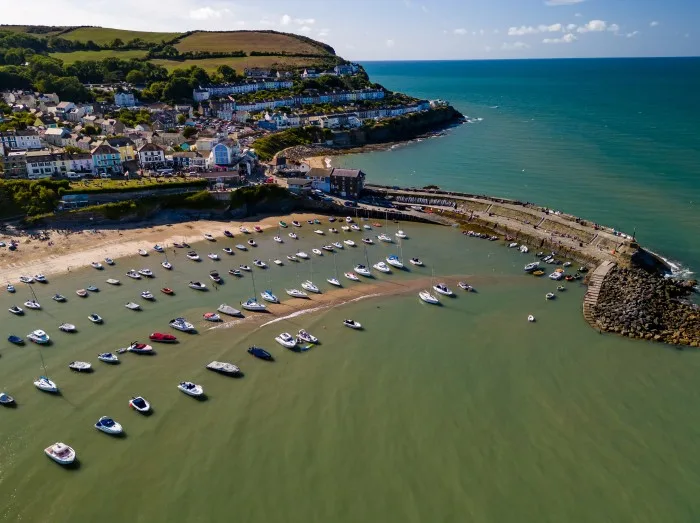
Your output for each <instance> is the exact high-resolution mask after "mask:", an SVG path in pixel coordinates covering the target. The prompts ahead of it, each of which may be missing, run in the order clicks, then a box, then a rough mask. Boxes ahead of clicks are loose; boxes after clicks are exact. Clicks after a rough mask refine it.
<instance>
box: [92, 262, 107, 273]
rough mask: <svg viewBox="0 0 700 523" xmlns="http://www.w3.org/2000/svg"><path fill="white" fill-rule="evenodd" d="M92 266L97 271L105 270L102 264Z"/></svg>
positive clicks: (96, 263)
mask: <svg viewBox="0 0 700 523" xmlns="http://www.w3.org/2000/svg"><path fill="white" fill-rule="evenodd" d="M90 265H91V266H92V268H93V269H97V270H98V271H101V270H102V269H104V267H103V265H102V264H101V263H100V262H92V263H91V264H90Z"/></svg>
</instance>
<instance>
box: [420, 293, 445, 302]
mask: <svg viewBox="0 0 700 523" xmlns="http://www.w3.org/2000/svg"><path fill="white" fill-rule="evenodd" d="M418 297H419V298H420V299H421V300H423V301H424V302H425V303H430V304H431V305H437V304H438V303H440V300H438V299H437V297H435V296H433V295H432V294H430V293H429V292H428V291H420V292H419V293H418Z"/></svg>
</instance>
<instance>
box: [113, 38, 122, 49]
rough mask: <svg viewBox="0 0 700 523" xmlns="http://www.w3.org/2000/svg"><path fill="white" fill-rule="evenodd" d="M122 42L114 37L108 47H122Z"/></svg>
mask: <svg viewBox="0 0 700 523" xmlns="http://www.w3.org/2000/svg"><path fill="white" fill-rule="evenodd" d="M123 46H124V42H123V41H122V40H121V38H115V39H114V40H112V42H111V43H110V44H109V47H110V48H112V49H117V48H119V47H123Z"/></svg>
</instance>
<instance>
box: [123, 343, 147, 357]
mask: <svg viewBox="0 0 700 523" xmlns="http://www.w3.org/2000/svg"><path fill="white" fill-rule="evenodd" d="M126 350H128V351H129V352H133V353H134V354H153V347H151V346H150V345H147V344H145V343H139V342H137V341H134V342H132V343H131V345H129V346H128V347H127V348H126Z"/></svg>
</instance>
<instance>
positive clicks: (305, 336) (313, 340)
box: [297, 329, 318, 344]
mask: <svg viewBox="0 0 700 523" xmlns="http://www.w3.org/2000/svg"><path fill="white" fill-rule="evenodd" d="M297 337H298V338H299V339H300V340H302V341H305V342H306V343H314V344H316V343H318V338H317V337H316V336H312V335H311V334H309V333H308V332H306V331H305V330H304V329H300V330H299V333H298V334H297Z"/></svg>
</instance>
